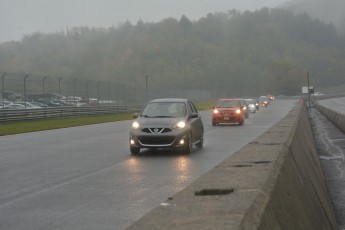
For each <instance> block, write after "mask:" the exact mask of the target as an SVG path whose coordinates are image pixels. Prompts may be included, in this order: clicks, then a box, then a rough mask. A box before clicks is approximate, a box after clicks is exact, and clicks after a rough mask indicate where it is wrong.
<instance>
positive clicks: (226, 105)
mask: <svg viewBox="0 0 345 230" xmlns="http://www.w3.org/2000/svg"><path fill="white" fill-rule="evenodd" d="M244 114H245V111H244V106H243V105H242V104H241V100H240V99H230V98H229V99H226V98H224V99H220V100H219V101H218V103H217V105H216V106H213V112H212V125H213V126H215V125H224V124H234V123H238V124H239V125H243V123H244V118H245V115H244Z"/></svg>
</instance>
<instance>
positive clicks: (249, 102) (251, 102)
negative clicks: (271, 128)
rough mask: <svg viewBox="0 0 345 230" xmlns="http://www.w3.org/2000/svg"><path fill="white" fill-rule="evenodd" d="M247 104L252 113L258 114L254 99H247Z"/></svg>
mask: <svg viewBox="0 0 345 230" xmlns="http://www.w3.org/2000/svg"><path fill="white" fill-rule="evenodd" d="M245 100H246V102H247V108H248V110H249V111H250V112H252V113H256V106H255V102H254V100H253V99H250V98H246V99H245Z"/></svg>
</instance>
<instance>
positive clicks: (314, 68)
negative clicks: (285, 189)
mask: <svg viewBox="0 0 345 230" xmlns="http://www.w3.org/2000/svg"><path fill="white" fill-rule="evenodd" d="M307 71H309V72H310V74H311V79H312V84H313V85H314V86H315V87H321V86H322V87H328V86H333V85H338V84H344V79H345V77H344V73H345V39H344V37H343V36H340V35H339V34H338V33H337V31H336V29H335V28H334V27H333V26H332V25H329V24H325V23H324V22H322V21H320V20H315V19H312V18H310V17H309V16H308V15H307V14H300V15H295V14H293V13H291V12H289V11H286V10H283V9H272V10H270V9H267V8H264V9H262V10H259V11H255V12H249V11H247V12H243V13H240V12H238V11H235V10H232V11H229V12H226V13H217V14H208V15H207V16H205V17H204V18H201V19H200V20H198V21H190V20H189V19H188V18H187V17H185V16H183V17H182V18H181V19H180V20H176V19H172V18H168V19H165V20H162V21H160V22H158V23H144V22H142V21H139V22H138V23H137V24H136V25H132V24H131V23H129V22H127V23H125V24H123V25H122V26H119V27H116V28H115V27H114V28H87V27H80V28H72V29H70V30H68V31H63V32H59V33H53V34H41V33H36V34H32V35H28V36H26V37H24V38H23V39H22V40H21V41H20V42H10V43H4V44H2V45H1V46H0V72H15V73H33V74H42V75H49V76H50V77H54V76H63V77H64V78H69V77H70V78H76V77H78V78H79V79H92V80H104V81H116V82H119V83H126V84H130V85H144V76H145V75H148V77H149V79H150V88H181V89H208V90H224V91H229V92H231V93H230V95H239V94H242V95H259V94H261V93H267V92H269V93H270V94H287V95H289V94H299V93H300V91H301V86H302V85H305V84H306V72H307ZM143 87H144V86H143Z"/></svg>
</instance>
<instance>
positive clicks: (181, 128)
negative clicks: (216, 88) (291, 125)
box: [129, 96, 273, 155]
mask: <svg viewBox="0 0 345 230" xmlns="http://www.w3.org/2000/svg"><path fill="white" fill-rule="evenodd" d="M271 100H273V99H271ZM269 101H270V99H269V98H268V97H266V96H262V97H259V98H258V99H252V98H231V99H220V100H219V101H218V103H217V104H216V105H215V106H213V107H212V109H213V110H212V125H214V126H216V125H224V124H234V123H238V124H239V125H243V124H244V121H245V119H246V118H248V117H249V113H250V112H251V113H255V112H256V111H257V110H259V108H260V107H267V105H268V104H269ZM133 118H134V121H133V122H132V126H131V128H130V131H129V148H130V151H131V153H132V154H133V155H136V154H138V153H139V152H140V149H142V148H148V149H158V148H178V149H181V150H182V151H183V152H185V153H190V152H192V151H193V148H194V146H195V147H198V148H202V147H203V142H204V125H203V122H202V120H201V116H200V114H199V112H198V110H197V109H196V107H195V105H194V103H193V102H192V101H190V100H188V99H179V98H164V99H155V100H152V101H149V102H147V103H146V104H145V105H144V106H143V108H142V110H141V111H140V112H139V113H135V114H134V115H133Z"/></svg>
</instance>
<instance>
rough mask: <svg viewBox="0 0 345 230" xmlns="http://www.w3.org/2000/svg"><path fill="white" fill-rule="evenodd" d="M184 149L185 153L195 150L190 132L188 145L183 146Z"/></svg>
mask: <svg viewBox="0 0 345 230" xmlns="http://www.w3.org/2000/svg"><path fill="white" fill-rule="evenodd" d="M183 151H184V152H185V153H191V152H193V143H192V134H191V133H189V134H188V137H187V144H186V146H185V147H184V148H183Z"/></svg>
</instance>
